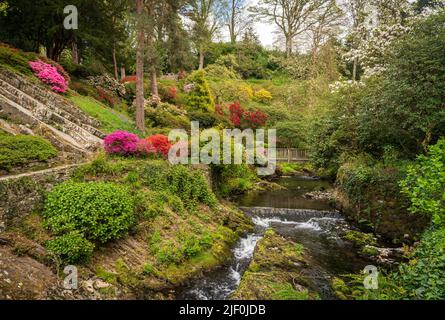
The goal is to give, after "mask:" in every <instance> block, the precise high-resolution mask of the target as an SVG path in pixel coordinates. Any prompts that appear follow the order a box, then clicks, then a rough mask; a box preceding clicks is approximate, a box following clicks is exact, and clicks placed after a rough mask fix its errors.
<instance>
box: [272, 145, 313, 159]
mask: <svg viewBox="0 0 445 320" xmlns="http://www.w3.org/2000/svg"><path fill="white" fill-rule="evenodd" d="M306 161H309V155H308V152H307V151H306V150H300V149H292V148H291V149H286V148H277V162H306Z"/></svg>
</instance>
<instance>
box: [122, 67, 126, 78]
mask: <svg viewBox="0 0 445 320" xmlns="http://www.w3.org/2000/svg"><path fill="white" fill-rule="evenodd" d="M126 76H127V73H126V72H125V67H121V80H123V79H124V78H125V77H126Z"/></svg>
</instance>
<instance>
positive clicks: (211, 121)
mask: <svg viewBox="0 0 445 320" xmlns="http://www.w3.org/2000/svg"><path fill="white" fill-rule="evenodd" d="M189 117H190V120H191V121H199V127H200V128H204V129H207V128H213V127H214V126H216V124H217V123H218V122H219V121H220V119H218V117H217V116H216V115H215V114H214V113H209V112H203V111H192V112H189ZM189 126H190V124H189Z"/></svg>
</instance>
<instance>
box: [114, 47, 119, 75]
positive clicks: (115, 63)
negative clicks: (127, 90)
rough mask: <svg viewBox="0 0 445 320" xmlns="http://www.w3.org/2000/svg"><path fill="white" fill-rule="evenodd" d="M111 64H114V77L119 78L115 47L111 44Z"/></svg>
mask: <svg viewBox="0 0 445 320" xmlns="http://www.w3.org/2000/svg"><path fill="white" fill-rule="evenodd" d="M113 64H114V78H115V79H116V80H119V71H118V68H117V59H116V48H115V47H114V46H113Z"/></svg>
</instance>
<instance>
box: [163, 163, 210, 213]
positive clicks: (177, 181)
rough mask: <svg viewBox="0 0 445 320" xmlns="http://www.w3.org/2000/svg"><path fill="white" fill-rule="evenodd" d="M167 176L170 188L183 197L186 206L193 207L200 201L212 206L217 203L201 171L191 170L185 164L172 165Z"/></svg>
mask: <svg viewBox="0 0 445 320" xmlns="http://www.w3.org/2000/svg"><path fill="white" fill-rule="evenodd" d="M165 178H166V182H167V185H168V189H169V190H170V191H171V192H172V193H173V194H176V195H178V196H179V197H180V198H181V199H182V202H183V203H184V205H185V206H186V208H188V209H193V208H194V207H196V205H197V204H198V203H199V202H201V203H204V204H206V205H208V206H210V207H215V206H216V205H217V200H216V198H215V195H214V194H213V192H212V191H211V190H210V188H209V186H208V185H207V181H206V180H205V178H204V176H203V174H202V173H201V172H199V171H190V170H189V169H187V168H186V167H184V166H172V167H170V169H169V170H168V172H167V174H166V177H165Z"/></svg>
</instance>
